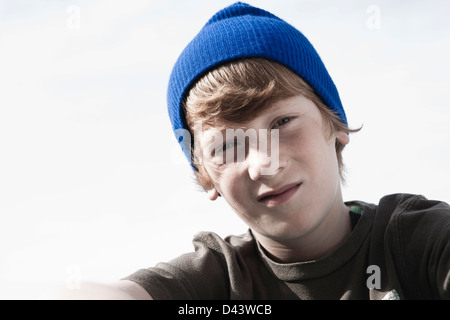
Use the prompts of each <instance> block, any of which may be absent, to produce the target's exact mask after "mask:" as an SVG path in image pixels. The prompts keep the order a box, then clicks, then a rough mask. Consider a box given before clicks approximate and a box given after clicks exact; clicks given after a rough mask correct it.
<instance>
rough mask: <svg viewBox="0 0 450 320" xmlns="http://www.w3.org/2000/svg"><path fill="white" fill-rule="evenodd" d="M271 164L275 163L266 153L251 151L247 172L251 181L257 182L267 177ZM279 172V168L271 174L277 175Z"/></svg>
mask: <svg viewBox="0 0 450 320" xmlns="http://www.w3.org/2000/svg"><path fill="white" fill-rule="evenodd" d="M271 162H273V159H271V157H269V156H268V155H267V153H266V152H261V151H258V150H254V149H253V150H252V149H251V150H250V151H249V154H248V157H247V170H248V175H249V176H250V179H252V180H254V181H257V180H259V179H261V177H262V176H264V175H267V172H268V168H269V167H270V164H271ZM278 171H279V168H276V170H274V172H271V173H272V174H276V173H277V172H278Z"/></svg>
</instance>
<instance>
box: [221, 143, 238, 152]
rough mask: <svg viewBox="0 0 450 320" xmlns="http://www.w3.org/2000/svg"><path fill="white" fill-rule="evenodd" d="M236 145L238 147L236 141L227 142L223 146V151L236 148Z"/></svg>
mask: <svg viewBox="0 0 450 320" xmlns="http://www.w3.org/2000/svg"><path fill="white" fill-rule="evenodd" d="M235 145H236V141H229V142H225V143H224V144H223V145H222V151H225V150H227V149H230V148H234V147H235Z"/></svg>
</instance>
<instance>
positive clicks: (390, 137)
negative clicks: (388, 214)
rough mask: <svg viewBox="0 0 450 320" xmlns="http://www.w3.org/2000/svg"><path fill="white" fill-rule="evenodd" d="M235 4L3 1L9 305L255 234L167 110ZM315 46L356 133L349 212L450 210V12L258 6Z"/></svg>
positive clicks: (285, 2) (2, 291)
mask: <svg viewBox="0 0 450 320" xmlns="http://www.w3.org/2000/svg"><path fill="white" fill-rule="evenodd" d="M233 2H234V1H224V0H221V1H200V0H195V1H193V0H190V1H182V0H179V1H176V0H171V1H167V0H164V1H162V0H154V1H148V0H129V1H119V0H91V1H83V0H71V1H68V0H67V1H64V0H33V1H32V0H0V216H1V218H2V223H1V224H0V257H1V258H0V259H1V260H0V298H2V299H17V298H25V299H27V298H35V297H37V296H38V295H39V293H40V292H41V291H42V290H43V289H44V288H46V287H48V286H49V285H53V284H55V283H66V284H67V285H68V286H72V287H76V286H77V284H78V282H79V281H101V282H106V281H112V280H116V279H119V278H121V277H123V276H126V275H128V274H130V273H132V272H133V271H135V270H136V269H138V268H142V267H148V266H152V265H154V264H155V263H157V262H159V261H166V260H168V259H170V258H173V257H175V256H177V255H179V254H180V253H183V252H186V251H190V250H192V245H191V239H192V236H193V235H194V234H195V233H196V232H198V231H201V230H211V231H215V232H217V233H218V234H219V235H222V236H226V235H228V234H236V233H242V232H245V230H246V226H245V225H244V224H243V223H242V222H240V220H238V218H237V217H236V216H235V214H234V213H233V212H232V211H231V210H230V209H229V208H228V207H227V205H226V203H225V202H224V201H223V199H221V200H219V201H216V202H210V201H209V200H207V198H206V195H205V194H204V193H203V192H201V191H199V188H198V187H196V185H195V184H194V183H193V176H192V172H191V169H190V167H189V166H188V164H187V162H186V161H185V160H184V158H183V156H182V155H181V152H180V151H179V149H178V146H177V144H176V141H175V138H174V137H173V134H172V132H171V129H170V124H169V120H168V117H167V112H166V100H165V96H166V86H167V81H168V77H169V73H170V71H171V68H172V65H173V63H174V62H175V59H176V58H177V56H178V54H179V53H180V52H181V50H182V49H183V48H184V46H185V45H186V44H187V43H188V42H189V41H190V40H191V38H192V37H194V35H195V34H196V33H197V32H198V31H199V30H200V28H201V27H202V26H203V24H204V23H205V22H206V21H207V20H208V19H209V17H210V16H211V15H212V14H214V13H215V12H216V11H217V10H219V9H221V8H223V7H225V6H227V5H229V4H231V3H233ZM248 3H250V4H253V5H255V6H259V7H262V8H264V9H266V10H269V11H271V12H272V13H274V14H276V15H278V16H279V17H281V18H283V19H284V20H286V21H288V22H290V23H291V24H293V25H295V26H296V27H297V28H299V29H300V30H301V31H303V32H304V34H305V35H306V36H307V37H308V38H309V39H310V41H311V42H312V43H313V44H314V45H315V47H316V49H317V50H318V52H319V54H320V55H321V57H322V59H323V60H324V62H325V64H326V66H327V68H328V70H329V72H330V74H331V76H332V77H333V79H334V81H335V83H336V85H337V87H338V90H339V92H340V95H341V98H342V101H343V104H344V107H345V109H346V112H347V117H348V119H349V123H350V125H351V126H353V127H358V126H360V125H364V128H363V130H362V131H361V132H360V133H358V134H356V135H353V136H351V142H350V144H349V145H348V147H347V148H346V150H345V151H344V159H345V163H346V165H347V167H348V173H347V185H346V187H345V188H344V197H345V200H353V199H358V200H364V201H367V202H377V201H378V200H379V199H380V198H381V197H382V196H383V195H386V194H389V193H395V192H409V193H421V194H424V195H426V196H427V197H428V198H433V199H440V200H445V201H447V202H449V201H450V191H449V189H450V169H449V168H448V164H449V163H450V128H449V125H448V122H449V120H450V102H449V100H448V88H449V85H450V80H449V79H450V77H449V76H450V62H449V60H448V57H449V56H450V20H449V19H448V12H450V3H449V2H448V1H444V0H442V1H436V0H435V1H425V0H420V1H419V0H416V1H388V0H386V1H381V0H371V1H364V0H345V1H339V2H338V1H334V0H314V1H313V0H308V1H306V0H305V1H299V0H295V1H294V0H292V1H289V0H276V1H272V0H266V1H248Z"/></svg>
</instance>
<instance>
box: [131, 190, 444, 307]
mask: <svg viewBox="0 0 450 320" xmlns="http://www.w3.org/2000/svg"><path fill="white" fill-rule="evenodd" d="M346 204H347V205H349V206H358V207H360V208H361V209H362V216H361V218H360V219H359V221H358V223H357V224H356V227H355V228H354V230H353V232H352V234H351V235H350V237H349V238H347V240H346V241H345V242H344V243H343V244H342V245H341V246H340V247H338V248H337V249H336V250H335V251H334V252H333V253H331V254H330V255H328V256H326V257H324V258H322V259H319V260H315V261H309V262H301V263H289V264H282V263H276V262H274V261H272V260H271V259H270V258H268V257H267V256H266V255H265V253H264V249H263V248H262V247H261V246H260V245H259V243H258V242H257V241H256V240H255V238H254V237H253V235H252V232H251V230H249V231H248V232H247V233H246V234H244V235H241V236H229V237H226V238H225V239H222V238H220V237H219V236H218V235H216V234H214V233H211V232H201V233H199V234H197V235H196V236H195V237H194V239H193V244H194V249H195V251H194V252H191V253H186V254H184V255H181V256H180V257H178V258H176V259H173V260H171V261H169V262H167V263H159V264H157V265H156V266H155V267H151V268H148V269H140V270H138V271H136V272H135V273H133V274H132V275H130V276H128V277H126V278H125V279H128V280H132V281H134V282H136V283H138V284H139V285H141V286H142V287H143V288H145V289H146V290H147V291H148V292H149V293H150V295H151V296H152V297H153V298H154V299H221V300H223V299H376V300H377V299H450V206H449V205H448V204H446V203H444V202H440V201H432V200H427V199H426V198H424V197H422V196H417V195H408V194H395V195H389V196H386V197H384V198H382V199H381V200H380V202H379V204H378V205H374V204H368V203H365V202H361V201H351V202H347V203H346Z"/></svg>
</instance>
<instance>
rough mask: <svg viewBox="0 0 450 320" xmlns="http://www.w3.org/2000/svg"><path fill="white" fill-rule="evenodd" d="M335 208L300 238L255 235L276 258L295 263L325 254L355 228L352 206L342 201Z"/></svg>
mask: <svg viewBox="0 0 450 320" xmlns="http://www.w3.org/2000/svg"><path fill="white" fill-rule="evenodd" d="M333 209H334V210H333ZM333 209H332V210H331V211H330V214H328V215H327V217H326V218H325V219H324V220H323V221H322V222H321V223H320V224H319V225H318V226H317V227H316V228H315V229H314V230H312V231H311V232H309V233H308V234H306V235H303V236H301V237H299V238H295V239H289V240H282V241H279V240H278V239H271V238H269V237H266V236H263V235H261V234H258V233H256V234H255V238H256V239H257V240H258V241H259V243H260V244H261V245H262V247H263V248H264V249H265V252H266V254H267V256H268V257H269V258H271V259H272V260H274V261H276V262H280V263H294V262H306V261H313V260H318V259H321V258H324V257H325V256H327V255H329V254H330V253H332V252H333V251H334V250H336V249H337V247H339V246H340V245H341V244H342V243H343V242H344V241H345V240H346V239H347V238H348V236H349V235H350V234H351V231H352V230H351V221H350V215H349V211H350V208H349V207H347V206H345V204H344V203H341V205H338V206H337V207H336V208H333Z"/></svg>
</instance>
